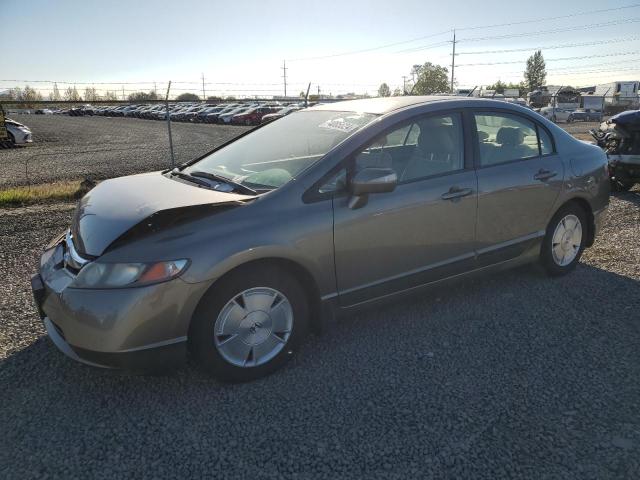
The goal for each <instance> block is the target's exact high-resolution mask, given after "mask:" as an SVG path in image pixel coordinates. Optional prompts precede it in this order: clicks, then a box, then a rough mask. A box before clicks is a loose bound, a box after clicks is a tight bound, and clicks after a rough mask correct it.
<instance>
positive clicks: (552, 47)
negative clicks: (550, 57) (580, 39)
mask: <svg viewBox="0 0 640 480" xmlns="http://www.w3.org/2000/svg"><path fill="white" fill-rule="evenodd" d="M636 40H640V37H629V38H614V39H611V40H600V41H597V42H584V43H565V44H557V45H549V46H537V47H528V48H509V49H505V50H482V51H478V52H458V55H482V54H485V53H511V52H529V51H531V50H556V49H559V48H573V47H589V46H592V45H606V44H610V43H624V42H632V41H636Z"/></svg>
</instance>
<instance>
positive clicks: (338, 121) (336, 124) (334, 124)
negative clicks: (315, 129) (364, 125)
mask: <svg viewBox="0 0 640 480" xmlns="http://www.w3.org/2000/svg"><path fill="white" fill-rule="evenodd" d="M318 126H319V127H320V128H330V129H331V130H340V131H341V132H351V131H353V130H355V129H356V128H358V125H356V124H355V123H350V122H345V121H344V118H333V119H331V120H327V121H326V122H323V123H321V124H320V125H318Z"/></svg>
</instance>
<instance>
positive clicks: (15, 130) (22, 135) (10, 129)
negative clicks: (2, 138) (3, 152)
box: [4, 118, 33, 145]
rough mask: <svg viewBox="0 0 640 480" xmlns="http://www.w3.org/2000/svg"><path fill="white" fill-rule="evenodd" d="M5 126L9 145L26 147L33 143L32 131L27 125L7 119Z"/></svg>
mask: <svg viewBox="0 0 640 480" xmlns="http://www.w3.org/2000/svg"><path fill="white" fill-rule="evenodd" d="M4 123H5V126H6V127H7V133H8V134H9V139H8V141H7V142H6V143H8V144H9V145H26V144H28V143H32V142H33V137H32V134H31V130H29V127H27V126H26V125H23V124H21V123H18V122H16V121H15V120H10V119H8V118H7V119H5V122H4Z"/></svg>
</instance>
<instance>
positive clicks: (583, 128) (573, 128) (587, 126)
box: [558, 122, 600, 142]
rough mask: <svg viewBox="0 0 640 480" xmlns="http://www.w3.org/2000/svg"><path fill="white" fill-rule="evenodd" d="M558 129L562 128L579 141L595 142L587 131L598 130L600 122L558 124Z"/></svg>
mask: <svg viewBox="0 0 640 480" xmlns="http://www.w3.org/2000/svg"><path fill="white" fill-rule="evenodd" d="M558 126H559V127H562V128H563V129H565V130H566V131H567V132H569V133H570V134H571V135H573V136H574V137H576V138H578V139H580V140H587V141H589V142H595V140H594V139H593V137H592V136H591V134H590V133H589V130H591V129H592V128H593V129H596V130H597V129H598V127H599V126H600V122H573V123H559V124H558Z"/></svg>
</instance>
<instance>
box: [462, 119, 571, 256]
mask: <svg viewBox="0 0 640 480" xmlns="http://www.w3.org/2000/svg"><path fill="white" fill-rule="evenodd" d="M474 118H475V124H476V128H477V151H478V155H477V157H478V164H477V168H478V169H477V173H478V226H477V236H476V239H477V249H478V264H479V266H482V265H486V264H491V263H495V262H499V261H503V260H508V259H510V258H514V257H516V256H518V255H520V254H521V253H523V252H524V251H525V250H526V249H527V248H528V247H529V246H531V245H532V244H534V243H535V242H536V241H538V239H539V238H540V237H541V236H544V234H545V230H546V227H547V221H548V218H549V215H550V213H551V209H552V207H553V205H554V203H555V201H556V199H557V198H558V195H559V194H560V191H561V189H562V183H563V178H564V170H563V165H562V161H561V159H560V157H559V156H558V155H557V154H556V153H555V151H554V146H553V142H552V140H551V137H550V135H549V133H548V132H547V130H546V129H545V128H544V127H543V126H542V125H537V124H536V123H534V122H533V121H531V120H529V119H528V118H525V117H523V116H519V115H514V114H512V113H506V112H505V113H500V112H486V113H485V112H476V113H475V114H474Z"/></svg>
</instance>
